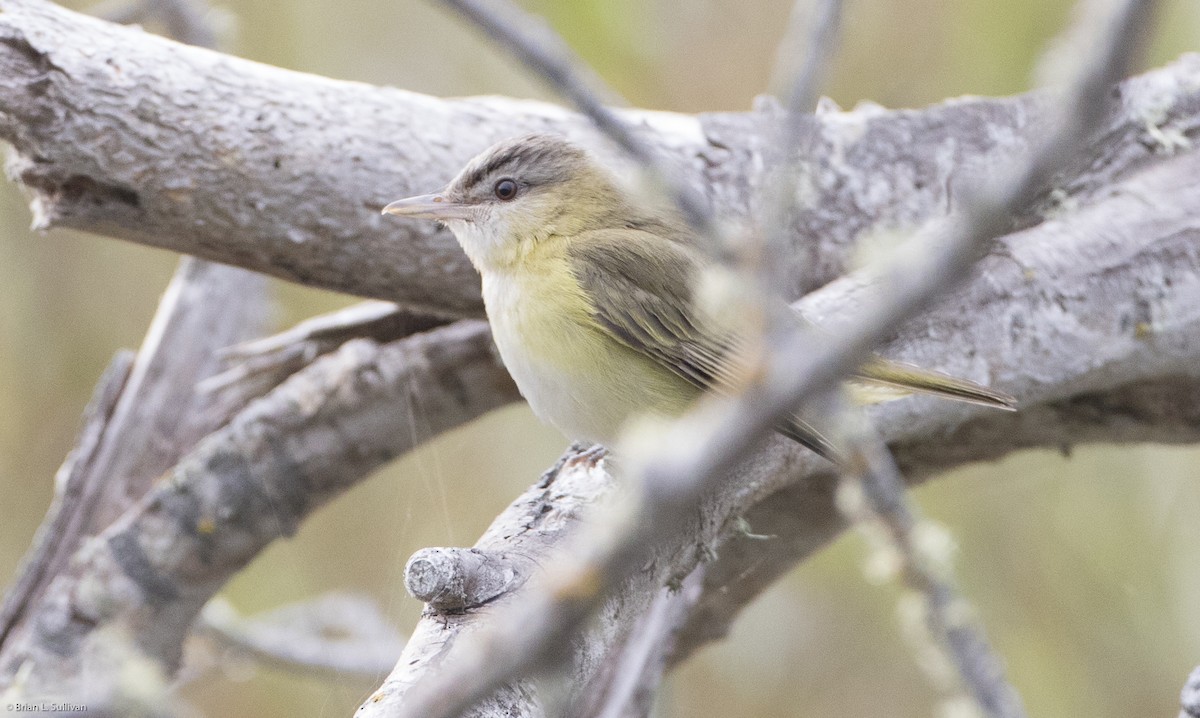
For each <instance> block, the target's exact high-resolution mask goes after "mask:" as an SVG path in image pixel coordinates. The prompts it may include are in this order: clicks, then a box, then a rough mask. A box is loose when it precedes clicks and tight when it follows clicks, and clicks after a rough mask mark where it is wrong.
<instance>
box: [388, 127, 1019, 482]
mask: <svg viewBox="0 0 1200 718" xmlns="http://www.w3.org/2000/svg"><path fill="white" fill-rule="evenodd" d="M383 211H384V213H386V214H393V215H398V216H402V217H420V218H425V219H435V220H438V221H440V222H442V223H443V224H445V225H446V226H447V227H449V228H450V230H451V231H452V232H454V235H455V237H457V238H458V242H459V244H461V245H462V248H463V251H465V252H466V254H467V256H468V257H469V258H470V260H471V263H472V264H474V265H475V268H476V269H477V270H478V271H479V274H480V275H481V277H482V279H483V299H484V304H485V306H486V309H487V315H488V319H489V321H490V322H491V325H492V334H493V336H494V338H495V342H496V346H497V348H499V350H500V357H501V358H502V359H503V360H504V364H505V366H507V367H508V370H509V372H510V373H511V374H512V377H513V379H514V380H515V381H516V383H517V387H518V388H519V389H520V390H521V394H522V395H523V396H524V397H525V399H526V400H527V401H528V402H529V405H530V406H531V407H532V408H533V411H534V413H535V414H537V416H538V417H540V418H541V419H542V420H543V421H545V422H547V423H549V424H551V425H553V426H555V427H556V428H558V429H559V430H560V431H562V432H563V433H564V434H566V435H567V436H568V438H571V439H583V440H588V441H593V442H598V443H600V444H604V445H606V446H610V445H612V443H613V442H614V441H615V440H616V439H617V436H618V434H619V432H620V430H621V427H622V425H623V424H624V423H625V422H626V421H627V420H628V419H629V418H630V417H633V416H637V415H640V414H647V413H649V414H658V415H663V416H668V417H673V416H678V415H680V414H682V413H683V412H685V411H686V410H687V409H688V407H689V406H691V405H692V404H693V402H695V401H696V399H697V398H698V397H699V396H700V395H701V394H702V393H704V392H706V391H717V392H721V391H726V392H728V391H733V390H735V389H736V387H738V386H739V385H740V383H741V382H744V381H745V380H746V378H747V376H748V375H750V374H752V373H753V367H754V366H756V361H757V359H756V356H757V354H756V348H755V346H754V344H755V342H754V341H753V340H752V339H751V338H749V337H748V336H747V332H745V331H744V330H741V328H740V327H739V326H738V319H737V318H736V317H732V318H731V317H730V316H727V315H728V314H729V313H728V312H724V313H723V312H721V311H719V310H718V309H715V308H714V307H713V306H712V304H713V302H711V301H706V298H705V297H704V296H702V289H701V285H702V283H703V280H704V279H705V278H706V276H707V275H706V273H711V272H718V273H719V272H721V271H723V270H722V268H720V267H717V266H715V265H714V263H713V262H712V261H710V260H709V259H708V258H707V257H706V256H705V255H704V254H703V253H702V252H700V251H699V250H698V249H697V248H696V246H695V242H694V241H693V237H692V235H691V233H690V230H689V228H688V226H687V225H686V224H684V223H683V222H682V221H681V220H680V219H679V218H678V217H677V216H675V215H674V214H673V213H671V212H670V211H666V210H661V209H659V210H656V209H653V208H647V207H645V206H644V205H643V204H642V203H639V202H636V201H634V199H633V198H632V197H630V196H629V195H628V194H627V193H626V191H624V190H623V189H621V187H620V185H619V184H618V183H617V181H616V180H615V178H614V177H613V176H612V175H610V174H609V173H608V171H607V170H606V169H604V168H603V167H602V166H601V165H600V163H599V162H598V161H597V160H595V159H593V158H592V157H591V156H589V155H588V154H587V153H586V152H585V151H583V150H582V149H580V148H579V147H577V146H576V145H574V144H572V143H570V142H569V141H567V140H566V139H565V138H562V137H559V136H557V135H551V134H532V135H525V136H523V137H517V138H515V139H510V140H506V141H503V142H500V143H498V144H496V145H494V146H493V147H491V148H490V149H488V150H486V151H484V152H483V153H482V154H480V155H479V156H478V157H476V158H475V159H473V160H471V161H470V162H469V163H468V164H467V166H466V167H465V168H464V169H463V170H462V171H461V172H459V174H458V176H457V177H455V178H454V180H452V181H451V182H450V184H449V185H447V186H446V188H445V189H443V190H441V191H440V192H437V193H435V194H427V195H421V196H419V197H411V198H408V199H402V200H399V201H396V202H392V203H391V204H389V205H387V207H385V208H384V210H383ZM778 304H779V311H780V312H781V313H782V314H781V315H782V316H787V317H790V318H794V321H795V322H797V323H801V322H804V321H805V320H804V319H803V318H802V317H801V315H800V314H799V313H797V312H794V311H792V310H791V309H790V308H787V307H786V304H785V303H784V302H783V301H782V300H779V302H778ZM723 314H724V315H726V316H723ZM792 320H793V319H788V321H792ZM851 382H852V383H853V384H858V385H866V386H867V387H873V388H875V389H877V390H882V391H879V392H876V393H878V394H881V395H882V396H881V397H880V398H884V399H886V398H895V397H899V396H903V395H905V394H908V393H911V392H925V393H930V394H937V395H940V396H944V397H948V398H951V399H958V400H961V401H967V402H974V403H977V404H985V405H987V406H994V407H998V408H1002V409H1012V408H1013V406H1014V403H1015V402H1014V400H1013V398H1012V397H1010V396H1008V395H1006V394H1004V393H1002V392H998V391H994V390H992V389H988V388H987V387H983V386H980V385H978V384H975V383H972V382H969V381H964V380H962V379H955V378H953V377H950V376H946V375H944V374H939V373H936V372H931V371H927V370H924V369H919V368H917V367H914V366H909V365H906V364H899V363H896V362H891V361H888V360H885V359H882V358H878V357H876V358H873V359H871V360H870V361H868V362H867V363H866V364H864V365H863V366H862V367H860V369H859V370H858V372H857V373H856V374H855V375H854V377H853V378H852V379H851ZM876 400H879V399H876ZM777 430H778V431H779V433H781V434H784V435H785V436H788V437H790V438H792V439H794V440H796V441H798V442H800V443H801V444H803V445H804V446H807V447H809V448H810V449H812V450H814V451H816V452H817V453H819V454H821V455H822V456H825V457H826V458H830V459H835V458H836V457H837V455H838V454H837V450H836V448H835V447H834V446H833V444H832V443H831V442H830V440H829V439H827V438H826V437H825V436H823V435H822V434H821V433H820V432H819V431H818V430H817V429H816V428H815V427H813V426H812V425H811V424H810V423H809V422H807V421H805V420H804V419H803V418H801V417H800V416H799V415H797V416H795V417H793V418H792V419H791V420H789V421H787V422H785V423H784V424H783V425H781V426H779V427H777Z"/></svg>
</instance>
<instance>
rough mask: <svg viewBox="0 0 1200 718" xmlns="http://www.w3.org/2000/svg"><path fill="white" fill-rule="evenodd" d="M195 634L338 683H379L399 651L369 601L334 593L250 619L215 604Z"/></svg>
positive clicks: (400, 645)
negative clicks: (352, 680)
mask: <svg viewBox="0 0 1200 718" xmlns="http://www.w3.org/2000/svg"><path fill="white" fill-rule="evenodd" d="M196 632H197V633H199V634H200V635H203V636H207V637H209V638H211V639H213V640H214V641H216V642H217V643H218V644H219V645H221V646H223V647H226V648H229V649H232V650H234V651H238V652H242V653H245V654H247V655H249V656H250V657H252V658H254V659H255V660H257V661H260V662H262V663H264V664H267V665H271V666H275V667H277V668H283V669H285V670H289V671H297V672H301V673H311V674H315V675H318V676H322V677H328V678H335V679H339V680H340V679H344V678H347V677H357V678H360V679H375V680H378V677H379V676H380V675H382V674H385V673H387V672H388V670H389V669H391V667H392V665H393V664H394V663H395V662H396V656H398V655H400V651H401V650H402V649H403V648H404V639H403V638H402V637H401V636H400V634H399V633H398V632H397V631H396V629H395V627H393V626H392V625H391V624H390V623H388V622H387V620H386V619H385V618H384V617H383V615H382V614H381V613H380V612H379V607H378V606H376V605H375V603H374V602H373V601H371V600H370V599H368V598H365V597H363V596H356V595H350V594H338V593H332V594H326V595H324V596H320V597H318V598H316V599H313V600H311V601H306V602H303V603H297V604H291V605H287V606H281V607H279V608H276V609H272V610H271V611H267V612H265V613H260V614H256V615H253V616H240V615H238V613H237V611H236V610H235V609H234V608H233V606H231V605H230V604H229V603H228V602H226V601H223V600H221V599H219V598H218V599H214V600H212V601H209V602H208V604H207V605H206V606H205V607H204V610H203V611H202V612H201V613H200V619H199V621H198V622H197V626H196Z"/></svg>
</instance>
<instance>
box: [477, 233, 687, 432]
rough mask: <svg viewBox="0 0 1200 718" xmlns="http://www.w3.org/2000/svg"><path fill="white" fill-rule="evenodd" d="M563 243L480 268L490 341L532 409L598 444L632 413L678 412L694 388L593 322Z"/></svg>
mask: <svg viewBox="0 0 1200 718" xmlns="http://www.w3.org/2000/svg"><path fill="white" fill-rule="evenodd" d="M566 246H567V240H566V239H565V238H563V237H557V236H555V237H548V238H546V239H545V240H544V241H542V242H539V243H538V244H537V246H536V247H535V248H533V249H532V250H531V251H530V252H529V253H528V254H527V255H526V256H525V257H524V261H523V262H522V263H521V264H520V265H519V267H518V268H513V269H510V268H504V269H495V270H490V271H484V272H483V273H482V277H483V296H484V302H485V304H486V308H487V314H488V318H489V321H490V322H491V324H492V335H493V337H494V339H495V342H496V347H497V348H498V349H499V350H500V357H501V359H503V360H504V365H505V366H506V367H508V370H509V372H510V373H511V374H512V376H513V380H514V381H516V383H517V386H518V387H519V388H520V389H521V394H522V395H523V396H524V397H525V399H526V401H528V402H529V405H530V406H531V407H532V408H533V411H534V413H535V414H537V415H538V417H539V418H540V419H542V420H543V421H545V422H547V423H549V424H551V425H552V426H555V427H557V428H558V429H559V430H560V431H563V432H564V433H566V434H567V435H569V436H570V437H571V438H574V439H585V440H588V441H595V442H599V443H602V444H611V443H612V442H613V441H614V440H615V439H616V438H617V435H618V432H619V430H620V428H621V425H622V424H623V423H624V422H625V421H626V419H628V418H629V417H631V416H633V415H635V414H639V413H653V414H660V415H663V416H678V415H679V414H682V413H683V412H684V411H685V410H686V409H687V407H688V406H689V405H690V404H691V403H692V401H694V400H695V398H696V397H697V396H698V395H699V394H700V390H699V389H697V388H696V387H693V386H691V385H690V384H689V383H688V382H687V381H685V380H684V379H682V378H680V377H678V376H676V375H674V374H672V373H671V372H669V371H667V370H665V369H664V368H663V367H661V366H659V365H658V364H657V363H656V362H654V361H653V360H652V359H650V358H648V357H647V356H645V355H644V354H641V353H639V352H636V351H634V350H633V349H630V348H628V347H626V346H624V345H622V344H620V343H618V342H616V341H614V339H613V338H612V336H611V335H609V334H608V333H607V332H605V331H604V330H603V329H601V328H599V327H597V325H596V323H595V321H594V319H593V313H594V307H593V305H592V303H591V301H590V298H589V297H588V296H587V295H585V293H584V292H583V289H582V287H580V285H579V282H578V281H576V279H575V276H574V274H573V273H572V272H571V269H570V267H569V264H568V262H569V260H568V258H567V256H566V252H565V249H566Z"/></svg>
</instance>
